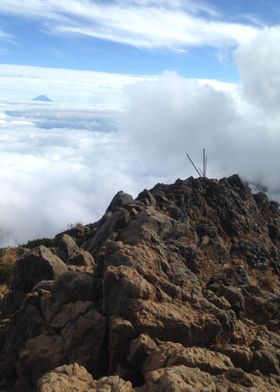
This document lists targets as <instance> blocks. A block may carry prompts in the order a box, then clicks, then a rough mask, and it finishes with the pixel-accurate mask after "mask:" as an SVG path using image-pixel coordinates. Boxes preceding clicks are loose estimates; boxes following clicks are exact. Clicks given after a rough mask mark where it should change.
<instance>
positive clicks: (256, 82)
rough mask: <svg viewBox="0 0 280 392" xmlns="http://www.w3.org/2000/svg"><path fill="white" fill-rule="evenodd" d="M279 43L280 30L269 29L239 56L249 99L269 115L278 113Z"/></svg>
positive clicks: (279, 80) (237, 57) (244, 46)
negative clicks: (272, 112) (271, 112)
mask: <svg viewBox="0 0 280 392" xmlns="http://www.w3.org/2000/svg"><path fill="white" fill-rule="evenodd" d="M279 40H280V27H272V28H267V29H265V30H264V31H263V32H262V33H260V34H258V35H257V37H256V38H255V39H254V40H253V41H252V42H250V43H248V44H247V45H243V46H241V47H240V48H239V49H238V50H237V52H236V61H237V66H238V68H239V71H240V76H241V79H242V82H243V91H244V94H245V96H246V99H248V100H249V101H250V102H251V103H253V104H257V105H258V106H259V107H260V108H264V109H265V110H266V111H276V112H279V102H280V67H279V64H280V47H279Z"/></svg>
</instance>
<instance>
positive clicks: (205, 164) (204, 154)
mask: <svg viewBox="0 0 280 392" xmlns="http://www.w3.org/2000/svg"><path fill="white" fill-rule="evenodd" d="M206 171H207V156H206V153H205V148H204V149H203V177H206Z"/></svg>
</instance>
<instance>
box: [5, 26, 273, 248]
mask: <svg viewBox="0 0 280 392" xmlns="http://www.w3.org/2000/svg"><path fill="white" fill-rule="evenodd" d="M279 35H280V33H279V30H278V29H276V28H272V29H267V30H265V31H263V32H262V33H260V34H259V35H258V36H257V38H256V39H255V40H253V41H252V42H251V43H248V44H246V45H243V46H241V47H239V48H238V49H237V50H236V52H235V54H234V57H235V62H236V66H237V67H238V70H239V74H240V83H239V84H236V85H230V84H222V83H218V82H213V81H212V82H211V81H210V82H209V81H199V80H189V79H185V78H182V77H180V76H178V75H177V74H176V73H174V72H165V73H164V74H162V75H159V76H155V77H144V76H141V77H140V76H125V75H122V76H120V75H107V74H99V73H90V72H85V73H84V72H78V71H67V72H64V71H63V70H46V69H39V68H35V69H34V68H31V67H19V66H17V67H16V66H4V65H0V85H1V92H0V96H1V103H0V157H1V159H0V178H1V192H0V246H6V245H12V244H17V243H23V242H25V241H27V240H28V239H33V238H38V237H42V236H53V235H54V234H55V233H56V232H58V231H61V230H63V229H64V228H66V227H67V225H68V224H71V223H72V224H74V223H76V222H82V223H88V222H93V221H95V220H96V219H98V218H99V217H100V216H101V215H102V214H103V212H104V211H105V209H106V207H107V205H108V204H109V202H110V200H111V199H112V197H113V196H114V194H115V193H116V192H117V191H119V190H121V189H122V190H123V191H125V192H128V193H131V194H132V195H133V196H136V195H137V193H138V192H140V191H141V190H142V189H143V188H151V187H152V186H153V185H154V184H155V183H157V182H166V183H169V182H173V181H174V180H176V179H177V178H186V177H188V176H190V175H195V172H194V170H193V168H192V167H191V165H189V164H188V162H187V159H186V153H189V154H190V155H191V156H192V158H193V160H194V161H195V162H198V163H200V162H201V151H202V148H203V147H205V148H206V149H207V153H208V156H209V172H208V176H209V177H215V178H217V177H218V178H219V177H222V176H228V175H231V174H233V173H239V174H240V175H241V176H242V177H243V178H244V179H245V180H247V181H249V182H251V183H255V184H261V185H262V186H265V187H266V188H267V190H268V193H269V196H270V197H271V198H273V199H277V200H280V180H279V177H278V173H279V171H280V170H279V169H280V159H279V150H280V68H279V66H278V64H279V60H280V47H279V45H278V37H279ZM57 84H58V87H57ZM23 91H25V95H23ZM27 92H28V94H29V98H30V99H28V97H27ZM39 94H46V95H48V96H49V98H51V99H53V101H54V102H52V103H38V102H33V101H32V100H31V98H33V97H35V96H36V95H39Z"/></svg>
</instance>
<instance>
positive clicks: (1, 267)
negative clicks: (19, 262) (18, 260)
mask: <svg viewBox="0 0 280 392" xmlns="http://www.w3.org/2000/svg"><path fill="white" fill-rule="evenodd" d="M15 266H16V264H15V263H10V264H0V284H8V283H9V282H10V280H11V277H12V274H13V272H14V269H15Z"/></svg>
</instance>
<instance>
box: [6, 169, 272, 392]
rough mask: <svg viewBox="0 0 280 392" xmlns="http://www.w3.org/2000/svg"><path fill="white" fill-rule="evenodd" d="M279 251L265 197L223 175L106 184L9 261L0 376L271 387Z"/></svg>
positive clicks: (159, 386) (110, 385) (83, 386)
mask: <svg viewBox="0 0 280 392" xmlns="http://www.w3.org/2000/svg"><path fill="white" fill-rule="evenodd" d="M279 252H280V213H279V207H278V204H277V203H276V202H270V201H269V200H268V199H267V197H266V195H265V194H263V193H259V194H256V195H253V194H252V193H251V191H250V189H249V188H248V187H247V185H246V184H245V183H244V182H242V181H241V179H240V178H239V177H238V176H237V175H234V176H232V177H229V178H227V179H226V178H224V179H221V180H220V181H218V180H209V179H204V178H200V179H196V180H195V179H193V178H189V179H187V180H185V181H182V180H177V181H176V183H175V184H173V185H163V184H158V185H156V186H155V187H154V188H153V189H152V190H150V191H147V190H145V191H143V192H142V193H141V194H140V195H139V196H138V198H137V199H135V200H134V199H133V198H132V197H131V196H129V195H127V194H124V193H123V192H119V193H118V194H117V195H116V196H115V197H114V199H113V200H112V202H111V204H110V206H109V207H108V209H107V211H106V213H105V215H104V216H103V217H102V219H101V220H100V221H98V222H96V223H94V224H90V225H86V226H80V225H79V226H78V227H75V228H73V229H70V230H68V231H67V232H65V233H60V234H58V235H57V236H56V237H55V239H54V240H53V241H51V242H50V244H49V247H48V248H47V247H46V246H44V245H39V246H37V247H36V248H34V249H32V250H30V251H29V253H28V252H27V253H26V252H25V256H24V257H23V258H22V259H20V260H18V261H17V263H16V268H15V271H14V275H13V278H12V281H11V285H10V293H9V294H8V295H7V296H6V297H5V298H4V299H3V300H2V302H1V312H2V321H1V330H0V332H1V334H0V349H1V358H0V380H1V382H2V387H3V388H5V389H6V390H8V388H10V389H11V390H16V391H32V390H36V388H37V390H38V391H41V392H43V391H45V392H46V391H51V390H58V391H64V390H67V391H68V390H71V388H74V386H76V388H78V390H81V391H87V390H97V391H98V390H102V388H105V387H106V388H107V389H106V390H112V391H133V390H136V391H140V392H143V391H165V390H166V391H167V390H176V391H225V392H226V391H227V392H230V391H231V392H232V391H248V392H249V391H251V392H252V391H254V390H257V391H275V392H276V391H279V388H280V371H279V359H280V358H279V352H280V351H279V349H280V335H279V325H280V296H279V293H280V291H279V274H280V261H279V258H280V253H279ZM84 368H85V369H86V370H87V371H86V370H85V369H84ZM48 372H51V373H48ZM69 386H71V387H69ZM69 388H70V389H69ZM254 388H255V389H254ZM72 390H74V389H72Z"/></svg>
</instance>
